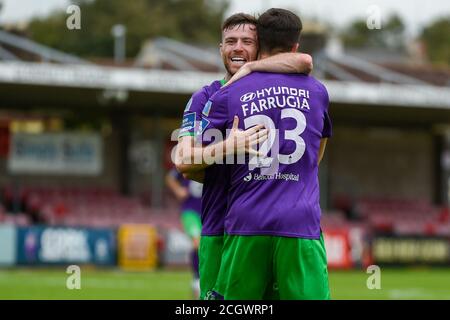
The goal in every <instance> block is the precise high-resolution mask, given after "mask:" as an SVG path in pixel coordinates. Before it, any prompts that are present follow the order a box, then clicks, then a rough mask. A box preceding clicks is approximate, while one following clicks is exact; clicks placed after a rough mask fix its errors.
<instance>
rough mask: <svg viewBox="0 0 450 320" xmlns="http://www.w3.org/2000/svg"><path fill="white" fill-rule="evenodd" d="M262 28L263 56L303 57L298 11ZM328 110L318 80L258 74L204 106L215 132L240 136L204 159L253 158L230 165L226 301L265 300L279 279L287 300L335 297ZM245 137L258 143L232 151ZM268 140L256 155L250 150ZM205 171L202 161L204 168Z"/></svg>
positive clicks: (273, 12) (221, 278)
mask: <svg viewBox="0 0 450 320" xmlns="http://www.w3.org/2000/svg"><path fill="white" fill-rule="evenodd" d="M257 28H258V37H259V46H260V53H259V55H260V58H267V57H269V56H272V55H274V54H276V53H279V52H296V51H297V49H298V46H299V43H298V42H299V36H300V31H301V29H302V24H301V20H300V18H299V17H298V16H296V15H295V14H293V13H292V12H290V11H287V10H283V9H270V10H268V11H266V12H265V13H264V14H262V15H261V16H260V18H259V20H258V25H257ZM328 104H329V98H328V93H327V90H326V88H325V87H324V85H323V84H322V83H320V82H319V81H318V80H316V79H314V78H313V77H310V76H307V75H300V74H279V73H260V72H255V73H252V74H250V75H248V76H246V77H244V78H242V79H241V80H239V81H237V82H235V83H233V84H231V85H229V86H227V87H225V88H223V89H222V90H220V91H218V92H217V93H216V94H215V95H214V96H213V97H212V98H211V99H210V101H209V102H208V104H207V106H208V107H207V108H206V107H205V109H204V112H203V116H204V117H205V118H204V121H205V123H207V129H208V128H214V129H219V130H220V131H221V132H222V133H223V135H225V133H226V131H227V129H230V128H231V129H232V130H231V132H229V136H228V138H227V139H225V140H224V141H222V142H219V143H215V144H213V145H210V146H208V147H205V148H203V149H202V150H201V152H202V155H208V154H211V155H213V156H216V155H217V153H220V152H221V151H225V155H228V154H238V153H240V152H242V150H244V151H245V152H247V153H249V154H250V156H249V157H248V159H247V160H248V161H247V163H244V164H233V165H229V166H228V167H229V168H228V169H229V175H230V182H229V183H230V185H229V189H228V207H227V213H226V218H225V236H224V246H223V254H222V264H221V268H220V272H219V275H218V280H217V285H216V288H215V289H216V290H217V291H218V292H219V293H220V294H222V295H223V296H224V298H225V299H262V298H264V293H265V292H266V290H267V288H268V287H270V286H271V285H272V283H273V281H274V282H276V283H277V284H278V289H279V298H280V299H329V298H330V293H329V285H328V271H327V260H326V252H325V246H324V241H323V236H322V232H321V228H320V215H321V212H320V205H319V184H318V164H319V162H320V159H321V158H322V156H323V153H324V150H325V145H326V141H327V138H328V137H330V136H331V121H330V118H329V115H328ZM239 119H243V121H239ZM262 127H264V128H266V129H264V130H261V128H262ZM239 129H242V130H239ZM243 130H245V131H243ZM245 132H249V137H250V138H249V139H248V140H247V141H245V143H244V144H240V143H239V141H238V143H237V144H235V143H231V144H230V139H235V138H236V137H238V138H239V137H246V138H247V137H248V136H247V135H246V134H244V133H245ZM267 134H268V135H267ZM265 139H267V140H265ZM261 141H264V143H263V144H262V146H261V148H260V149H259V150H258V151H255V150H254V149H253V148H252V145H253V144H255V143H259V142H261ZM196 151H197V150H196ZM255 155H257V156H255ZM206 166H208V163H207V162H206V161H202V163H199V164H198V165H197V166H196V168H197V169H199V168H202V167H206Z"/></svg>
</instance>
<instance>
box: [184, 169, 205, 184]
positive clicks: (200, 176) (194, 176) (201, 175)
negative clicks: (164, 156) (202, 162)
mask: <svg viewBox="0 0 450 320" xmlns="http://www.w3.org/2000/svg"><path fill="white" fill-rule="evenodd" d="M183 177H184V178H185V179H189V180H193V181H196V182H199V183H203V181H204V179H205V171H204V170H200V171H194V172H187V173H185V174H183Z"/></svg>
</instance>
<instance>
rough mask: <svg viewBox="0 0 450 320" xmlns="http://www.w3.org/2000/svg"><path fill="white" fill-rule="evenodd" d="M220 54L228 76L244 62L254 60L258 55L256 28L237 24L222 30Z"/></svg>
mask: <svg viewBox="0 0 450 320" xmlns="http://www.w3.org/2000/svg"><path fill="white" fill-rule="evenodd" d="M220 54H221V56H222V60H223V64H224V66H225V69H226V70H227V72H228V74H229V75H230V76H232V75H233V74H235V73H236V72H237V71H238V70H239V68H240V67H242V66H243V65H244V64H245V63H246V62H248V61H253V60H256V57H257V54H258V40H257V34H256V26H255V25H253V24H239V25H236V26H232V27H230V28H227V29H225V30H223V31H222V43H221V44H220Z"/></svg>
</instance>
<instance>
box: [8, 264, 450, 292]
mask: <svg viewBox="0 0 450 320" xmlns="http://www.w3.org/2000/svg"><path fill="white" fill-rule="evenodd" d="M68 276H69V275H68V274H66V272H65V268H63V267H61V268H52V269H0V299H2V300H3V299H45V300H47V299H64V300H65V299H161V300H165V299H173V300H184V299H191V290H190V283H191V275H190V273H189V271H163V270H158V271H152V272H125V271H121V270H117V269H94V268H88V267H82V268H81V289H80V290H69V289H67V288H66V280H67V277H68ZM369 276H370V275H369V274H367V273H365V271H364V270H352V271H331V272H330V287H331V294H332V299H357V300H359V299H394V300H399V299H450V269H385V268H382V269H381V289H379V290H377V289H373V290H369V289H368V288H367V286H366V281H367V279H368V277H369Z"/></svg>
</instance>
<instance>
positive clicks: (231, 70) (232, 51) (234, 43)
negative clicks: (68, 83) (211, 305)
mask: <svg viewBox="0 0 450 320" xmlns="http://www.w3.org/2000/svg"><path fill="white" fill-rule="evenodd" d="M256 24H257V21H256V19H255V18H254V17H253V16H251V15H247V14H243V13H238V14H234V15H232V16H231V17H229V18H228V19H226V20H225V22H224V23H223V25H222V43H221V44H220V53H221V56H222V59H223V63H224V66H225V69H226V71H227V72H226V75H225V77H224V79H222V80H221V81H214V82H213V83H212V84H210V85H209V86H205V87H204V88H202V89H201V90H199V91H197V92H196V93H194V94H193V96H192V97H191V99H190V100H189V102H188V104H187V106H186V108H185V111H184V114H183V123H182V127H181V130H180V134H179V144H178V154H177V156H178V157H180V158H183V157H185V156H187V155H189V154H190V153H191V148H192V147H193V146H194V144H195V140H196V138H195V135H196V132H197V131H198V130H199V129H201V127H202V111H203V109H204V107H205V105H206V103H207V102H208V100H209V98H210V97H211V96H212V95H213V94H214V93H215V92H217V91H218V90H219V89H220V88H221V86H222V85H224V84H225V83H226V82H227V81H228V80H229V79H230V78H231V77H232V75H233V74H235V73H236V72H237V71H238V70H239V69H240V68H241V67H242V66H243V65H244V64H245V70H247V71H248V72H251V71H257V70H261V71H274V72H275V71H276V72H305V73H309V72H310V71H311V69H312V59H311V57H310V56H309V55H306V54H300V53H287V54H280V55H277V56H274V57H271V58H269V59H264V60H261V61H257V62H256V61H255V62H254V63H251V64H246V63H247V62H251V61H253V60H255V59H256V57H257V50H258V43H257V33H256V31H257V30H256ZM203 125H204V126H205V123H204V122H203ZM176 162H178V165H177V168H178V169H179V170H180V171H181V172H183V173H185V174H187V177H188V178H190V179H196V180H199V181H202V182H204V187H203V196H202V224H203V227H202V235H201V240H200V247H199V260H200V261H199V265H200V287H201V298H205V296H206V295H207V292H208V291H211V289H212V288H213V286H214V285H215V283H216V279H217V274H218V272H219V268H220V262H221V253H222V246H223V234H224V215H225V212H226V208H227V199H226V195H227V192H228V180H229V177H228V174H227V170H226V167H225V166H218V165H213V166H210V167H208V168H207V169H206V170H205V171H196V170H190V168H191V165H192V164H193V163H186V162H184V164H183V161H176Z"/></svg>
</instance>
